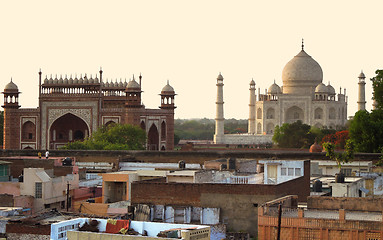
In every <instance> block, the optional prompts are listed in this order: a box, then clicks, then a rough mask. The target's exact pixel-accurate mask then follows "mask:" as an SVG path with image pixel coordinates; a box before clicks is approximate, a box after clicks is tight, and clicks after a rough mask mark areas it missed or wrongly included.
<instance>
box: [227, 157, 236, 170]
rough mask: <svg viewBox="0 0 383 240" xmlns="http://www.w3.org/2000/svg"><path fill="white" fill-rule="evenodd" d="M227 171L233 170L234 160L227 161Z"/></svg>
mask: <svg viewBox="0 0 383 240" xmlns="http://www.w3.org/2000/svg"><path fill="white" fill-rule="evenodd" d="M227 169H229V170H235V158H229V159H227Z"/></svg>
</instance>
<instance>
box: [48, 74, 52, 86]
mask: <svg viewBox="0 0 383 240" xmlns="http://www.w3.org/2000/svg"><path fill="white" fill-rule="evenodd" d="M48 83H49V84H53V79H52V76H51V78H49V80H48Z"/></svg>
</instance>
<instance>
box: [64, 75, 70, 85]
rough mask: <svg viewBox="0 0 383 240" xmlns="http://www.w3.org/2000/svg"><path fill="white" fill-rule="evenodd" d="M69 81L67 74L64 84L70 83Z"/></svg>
mask: <svg viewBox="0 0 383 240" xmlns="http://www.w3.org/2000/svg"><path fill="white" fill-rule="evenodd" d="M68 83H69V80H68V78H67V77H66V76H65V78H64V84H68Z"/></svg>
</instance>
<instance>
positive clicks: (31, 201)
mask: <svg viewBox="0 0 383 240" xmlns="http://www.w3.org/2000/svg"><path fill="white" fill-rule="evenodd" d="M19 180H20V181H18V182H1V183H0V186H1V187H0V194H9V195H11V196H12V198H13V206H16V207H23V208H25V209H31V210H32V212H39V211H42V210H44V209H53V208H56V209H63V208H65V207H66V206H67V204H68V203H67V200H68V199H69V205H71V194H72V193H71V191H72V190H73V189H76V188H78V183H79V176H78V174H69V175H67V176H65V177H64V176H61V177H51V176H49V175H48V174H47V172H46V171H45V170H44V169H43V168H25V169H24V174H23V177H22V178H20V179H19ZM68 190H69V193H68V192H67V191H68ZM67 193H68V195H67ZM4 204H9V203H6V202H0V205H4Z"/></svg>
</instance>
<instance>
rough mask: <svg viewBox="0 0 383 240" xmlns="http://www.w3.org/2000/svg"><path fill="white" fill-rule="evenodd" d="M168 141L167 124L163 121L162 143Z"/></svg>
mask: <svg viewBox="0 0 383 240" xmlns="http://www.w3.org/2000/svg"><path fill="white" fill-rule="evenodd" d="M165 140H166V123H165V121H162V123H161V141H165Z"/></svg>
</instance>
